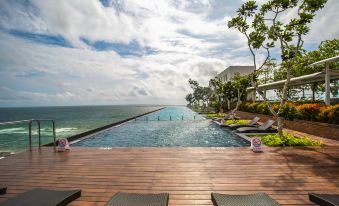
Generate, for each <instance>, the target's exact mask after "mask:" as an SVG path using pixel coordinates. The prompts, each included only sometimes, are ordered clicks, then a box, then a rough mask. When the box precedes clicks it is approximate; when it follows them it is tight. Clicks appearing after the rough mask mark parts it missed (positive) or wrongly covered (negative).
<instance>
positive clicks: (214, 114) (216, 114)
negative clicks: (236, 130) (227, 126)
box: [206, 113, 225, 118]
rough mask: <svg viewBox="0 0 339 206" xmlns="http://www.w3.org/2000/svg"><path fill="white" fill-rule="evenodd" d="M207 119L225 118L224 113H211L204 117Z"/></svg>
mask: <svg viewBox="0 0 339 206" xmlns="http://www.w3.org/2000/svg"><path fill="white" fill-rule="evenodd" d="M206 116H207V117H210V118H212V117H224V116H225V113H211V114H207V115H206Z"/></svg>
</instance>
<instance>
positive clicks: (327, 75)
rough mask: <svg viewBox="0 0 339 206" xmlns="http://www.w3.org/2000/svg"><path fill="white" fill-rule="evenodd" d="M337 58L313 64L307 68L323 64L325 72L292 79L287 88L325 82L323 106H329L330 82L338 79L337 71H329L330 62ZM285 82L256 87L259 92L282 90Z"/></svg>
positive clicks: (251, 88) (338, 57)
mask: <svg viewBox="0 0 339 206" xmlns="http://www.w3.org/2000/svg"><path fill="white" fill-rule="evenodd" d="M338 60H339V56H336V57H332V58H328V59H324V60H321V61H318V62H314V63H313V64H310V65H309V66H316V65H320V64H325V71H322V72H316V73H313V74H308V75H304V76H300V77H294V78H291V79H290V84H289V86H299V85H305V84H312V83H316V82H324V81H325V104H326V105H330V103H331V102H330V81H331V80H338V79H339V71H338V70H330V66H329V65H330V62H334V61H338ZM285 82H286V80H280V81H276V82H271V83H267V84H262V85H259V86H258V89H259V90H261V91H265V90H272V89H279V88H283V87H284V85H285ZM253 90H255V88H254V87H249V88H247V91H253Z"/></svg>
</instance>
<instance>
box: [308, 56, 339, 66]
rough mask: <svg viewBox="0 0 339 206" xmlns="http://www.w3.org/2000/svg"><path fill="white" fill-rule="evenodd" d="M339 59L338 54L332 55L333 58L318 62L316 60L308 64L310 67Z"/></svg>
mask: <svg viewBox="0 0 339 206" xmlns="http://www.w3.org/2000/svg"><path fill="white" fill-rule="evenodd" d="M338 60H339V56H336V57H331V58H328V59H324V60H321V61H318V62H314V63H313V64H310V65H308V66H309V67H310V66H317V65H319V64H324V63H330V62H334V61H338Z"/></svg>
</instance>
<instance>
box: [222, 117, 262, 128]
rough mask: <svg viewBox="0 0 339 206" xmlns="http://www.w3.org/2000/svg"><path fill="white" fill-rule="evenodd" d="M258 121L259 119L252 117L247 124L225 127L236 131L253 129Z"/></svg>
mask: <svg viewBox="0 0 339 206" xmlns="http://www.w3.org/2000/svg"><path fill="white" fill-rule="evenodd" d="M259 120H260V118H259V117H254V118H253V119H252V120H251V121H250V122H249V123H247V124H230V125H226V127H228V128H230V129H238V128H240V127H255V125H256V124H257V123H258V121H259Z"/></svg>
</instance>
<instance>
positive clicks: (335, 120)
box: [239, 102, 339, 124]
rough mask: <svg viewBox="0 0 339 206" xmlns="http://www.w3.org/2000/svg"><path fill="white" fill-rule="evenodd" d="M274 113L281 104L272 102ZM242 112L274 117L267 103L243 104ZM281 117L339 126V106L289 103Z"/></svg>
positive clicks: (283, 109)
mask: <svg viewBox="0 0 339 206" xmlns="http://www.w3.org/2000/svg"><path fill="white" fill-rule="evenodd" d="M271 104H272V107H273V110H274V111H276V112H277V111H278V109H279V105H280V104H279V103H278V102H272V103H271ZM239 110H240V111H244V112H251V113H257V114H265V115H272V114H271V112H270V110H269V109H268V106H267V103H265V102H243V103H242V104H241V105H240V107H239ZM281 116H282V117H284V118H285V119H287V120H294V119H303V120H310V121H322V122H327V123H331V124H339V104H336V105H332V106H326V105H324V104H322V103H312V104H311V103H307V104H302V102H287V104H285V106H284V107H283V108H282V113H281Z"/></svg>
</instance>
